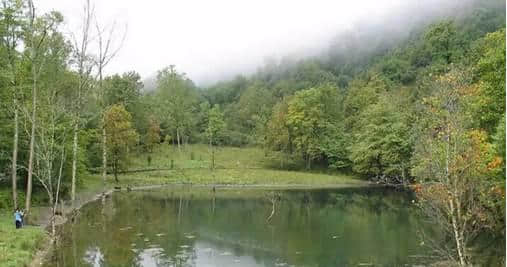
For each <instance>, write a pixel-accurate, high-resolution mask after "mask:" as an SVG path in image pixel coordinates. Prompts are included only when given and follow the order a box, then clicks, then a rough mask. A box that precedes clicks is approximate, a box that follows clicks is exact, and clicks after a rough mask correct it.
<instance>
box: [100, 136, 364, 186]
mask: <svg viewBox="0 0 507 267" xmlns="http://www.w3.org/2000/svg"><path fill="white" fill-rule="evenodd" d="M210 159H211V155H210V151H209V148H208V147H207V146H206V145H187V146H185V147H184V148H182V149H181V150H179V149H177V148H176V147H173V146H168V145H161V146H159V147H157V148H156V149H155V150H154V152H153V153H138V154H134V155H131V157H130V161H129V168H128V169H129V171H134V172H127V173H125V174H122V175H120V176H119V180H120V184H121V185H127V184H130V185H132V186H139V185H150V184H173V183H192V184H227V185H309V186H310V185H366V184H367V182H366V181H364V180H361V179H358V177H356V176H353V175H346V174H340V173H336V172H334V173H333V172H330V171H329V170H313V171H302V170H297V171H296V170H283V169H280V168H279V166H280V165H281V164H280V162H277V160H275V159H274V158H272V157H269V156H266V155H265V154H264V152H263V151H262V149H259V148H254V147H252V148H234V147H225V148H220V149H218V150H217V151H216V152H215V167H216V168H215V169H214V170H210V166H211V162H210ZM290 164H292V166H291V165H290ZM296 164H297V163H294V162H287V163H286V164H285V166H287V167H291V168H292V169H294V167H293V166H294V165H296ZM296 166H297V165H296ZM143 170H149V171H143ZM136 171H138V172H136ZM99 179H100V178H99V175H94V177H93V178H91V181H90V182H92V181H93V180H94V182H93V183H97V180H99ZM108 184H110V185H112V184H113V179H112V177H109V178H108Z"/></svg>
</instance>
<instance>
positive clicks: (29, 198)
mask: <svg viewBox="0 0 507 267" xmlns="http://www.w3.org/2000/svg"><path fill="white" fill-rule="evenodd" d="M32 72H34V73H33V76H34V79H33V88H32V92H33V93H32V94H33V99H32V131H31V134H30V154H29V156H28V179H27V183H26V202H25V211H26V213H27V214H28V212H29V211H30V206H31V204H32V176H33V156H34V147H35V127H36V126H37V123H36V116H35V115H36V114H37V78H36V74H35V70H32Z"/></svg>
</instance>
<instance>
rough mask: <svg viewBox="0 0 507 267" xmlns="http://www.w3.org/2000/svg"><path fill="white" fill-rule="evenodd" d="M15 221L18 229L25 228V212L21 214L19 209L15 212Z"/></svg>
mask: <svg viewBox="0 0 507 267" xmlns="http://www.w3.org/2000/svg"><path fill="white" fill-rule="evenodd" d="M14 220H15V223H16V229H19V228H21V227H22V226H23V212H21V211H20V210H19V209H18V208H16V211H15V212H14Z"/></svg>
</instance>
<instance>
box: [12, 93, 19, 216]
mask: <svg viewBox="0 0 507 267" xmlns="http://www.w3.org/2000/svg"><path fill="white" fill-rule="evenodd" d="M17 102H18V101H17V99H16V97H14V138H13V140H12V170H11V172H12V200H13V202H14V208H16V209H17V208H18V188H17V187H18V185H17V183H18V166H17V164H18V137H19V118H18V103H17Z"/></svg>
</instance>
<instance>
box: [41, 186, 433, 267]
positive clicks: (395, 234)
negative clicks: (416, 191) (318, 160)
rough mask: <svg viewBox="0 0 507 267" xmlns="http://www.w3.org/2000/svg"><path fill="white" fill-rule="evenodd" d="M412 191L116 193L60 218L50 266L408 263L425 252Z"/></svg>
mask: <svg viewBox="0 0 507 267" xmlns="http://www.w3.org/2000/svg"><path fill="white" fill-rule="evenodd" d="M412 199H413V196H412V195H411V194H410V193H406V192H400V191H395V190H392V189H386V188H381V187H367V188H339V189H305V190H302V189H283V190H281V189H276V190H269V189H246V188H238V187H236V188H217V189H216V191H214V190H213V189H212V188H210V187H171V188H165V189H157V190H152V191H132V192H116V193H114V194H113V195H112V196H110V197H108V198H106V199H105V200H104V201H100V200H99V201H95V202H92V203H89V204H87V205H86V206H84V207H83V208H82V209H81V211H80V213H79V215H78V216H77V218H76V219H75V220H73V221H72V222H71V221H69V222H68V223H67V224H65V225H64V226H63V227H62V229H61V231H63V233H62V240H61V242H60V243H61V244H60V246H59V247H58V249H56V250H55V252H54V254H53V255H52V256H51V257H50V258H51V259H50V260H49V262H48V263H47V266H150V267H151V266H217V267H228V266H246V267H254V266H405V265H409V266H411V265H416V264H420V263H422V262H425V261H427V260H428V259H427V258H425V257H424V255H427V253H426V252H427V251H426V246H423V245H422V243H421V240H420V235H419V234H418V232H419V230H420V229H422V227H423V226H422V225H423V224H422V223H421V222H422V220H421V218H420V217H419V216H418V215H417V212H416V211H417V208H416V207H415V205H414V204H413V203H412ZM273 202H274V203H275V205H274V206H275V209H274V210H275V211H274V213H273ZM272 213H273V215H272V216H271V214H272ZM270 216H271V218H270Z"/></svg>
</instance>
